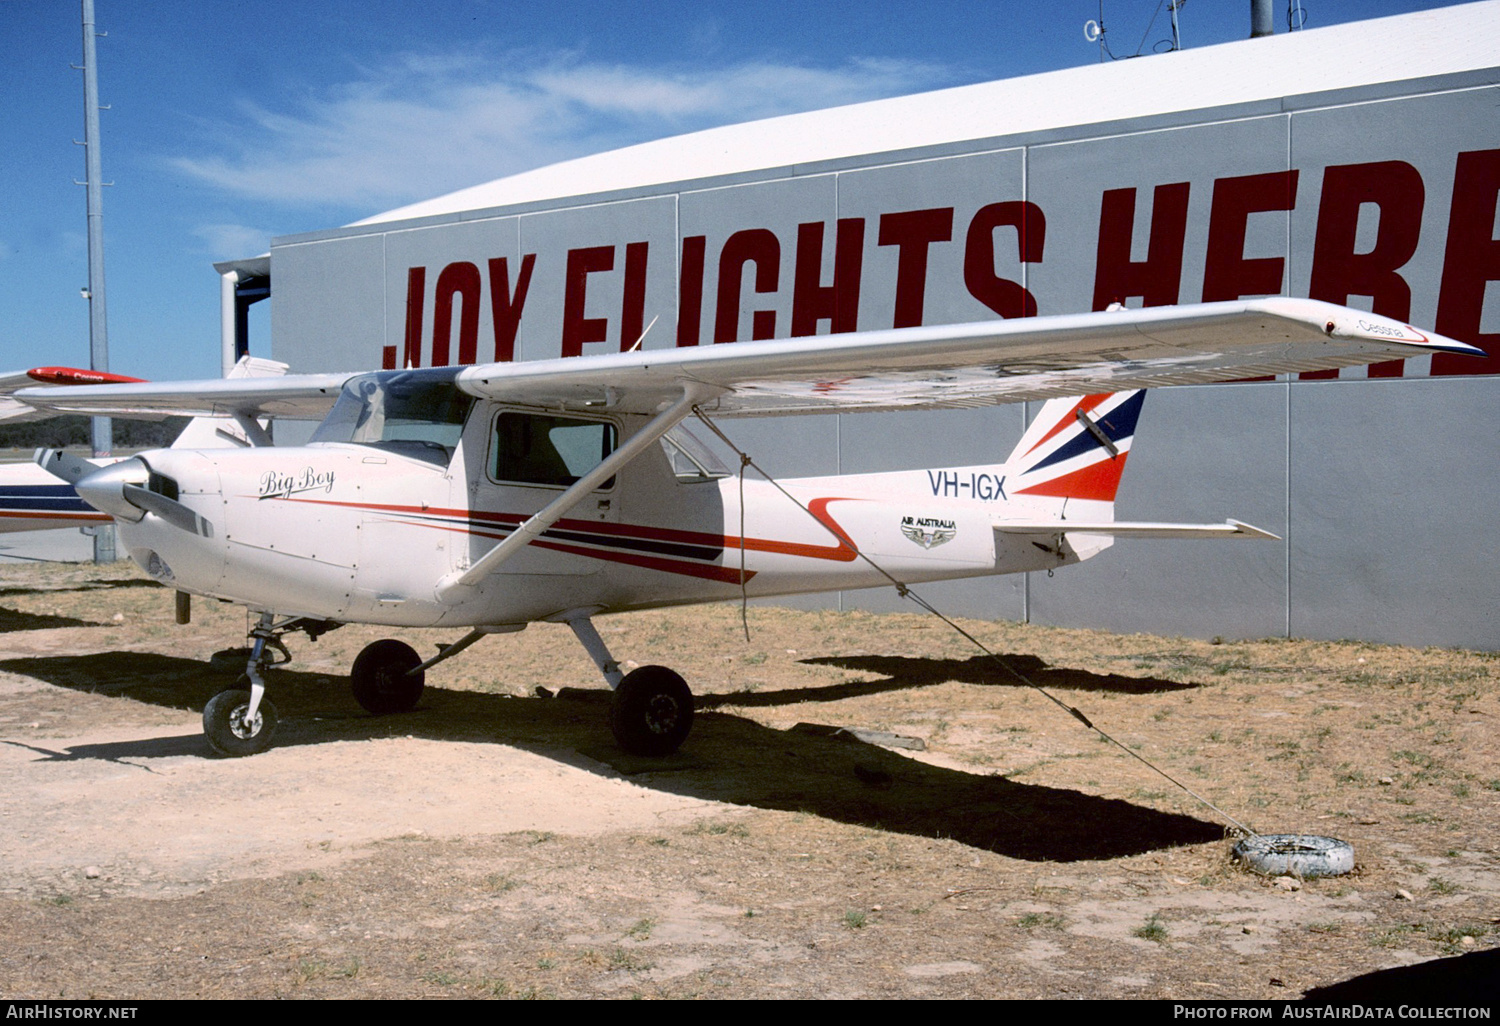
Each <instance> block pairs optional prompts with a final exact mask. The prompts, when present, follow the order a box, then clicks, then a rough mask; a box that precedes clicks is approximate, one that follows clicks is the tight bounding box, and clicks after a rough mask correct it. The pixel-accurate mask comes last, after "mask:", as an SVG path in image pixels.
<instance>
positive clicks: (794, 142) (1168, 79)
mask: <svg viewBox="0 0 1500 1026" xmlns="http://www.w3.org/2000/svg"><path fill="white" fill-rule="evenodd" d="M1497 55H1500V0H1489V2H1485V3H1472V4H1462V5H1459V6H1456V7H1444V8H1439V9H1437V10H1431V11H1422V12H1418V13H1415V14H1403V15H1397V16H1395V17H1389V18H1377V19H1374V20H1371V21H1360V22H1352V23H1350V24H1347V25H1336V26H1332V27H1330V28H1323V29H1313V30H1309V31H1303V32H1293V33H1287V34H1283V35H1278V36H1270V37H1266V38H1263V39H1254V40H1251V39H1245V40H1241V41H1238V42H1233V43H1222V44H1220V45H1218V46H1205V47H1201V48H1198V49H1187V50H1180V51H1178V52H1176V53H1172V54H1165V55H1162V56H1158V57H1153V58H1151V59H1149V60H1128V61H1119V62H1115V63H1109V64H1091V65H1088V66H1086V67H1081V68H1068V69H1065V70H1062V71H1051V72H1047V73H1045V74H1040V75H1028V76H1026V77H1023V78H1012V79H1004V80H1001V81H999V82H983V83H980V84H979V85H969V86H959V87H957V88H952V89H942V90H938V91H936V92H929V93H918V94H917V95H915V96H899V97H895V98H893V99H888V100H874V101H871V102H868V103H856V104H851V105H849V106H846V107H834V108H830V109H828V110H817V111H809V112H807V113H804V114H789V115H784V116H782V117H776V118H767V119H765V120H763V121H751V122H748V123H745V124H739V125H728V126H725V127H722V128H711V129H708V130H706V131H702V132H693V133H690V134H688V135H679V136H673V137H670V138H666V139H657V140H654V141H652V142H647V143H640V144H638V145H636V146H627V147H625V148H623V149H619V150H611V151H609V152H607V153H596V154H593V155H591V156H587V157H580V158H578V159H576V160H568V161H563V162H562V163H559V164H552V165H549V166H547V167H541V168H536V169H535V170H532V171H524V172H522V173H521V174H517V175H511V176H509V177H507V178H497V179H495V180H494V181H492V182H486V183H485V184H483V185H476V186H473V187H471V188H468V189H461V190H459V191H458V192H452V193H449V194H447V195H446V196H439V197H437V198H436V199H430V200H424V201H422V202H420V203H413V204H410V205H409V206H405V207H399V208H397V209H395V210H390V211H387V212H385V213H383V214H377V215H375V216H374V217H369V218H366V219H364V220H363V221H357V222H355V224H357V225H368V224H378V223H382V222H387V221H405V220H409V219H412V218H420V217H436V216H442V215H446V214H455V213H460V212H464V211H472V210H486V209H490V208H493V207H505V206H511V205H513V204H519V203H532V202H537V201H541V200H555V199H560V198H563V197H568V196H579V195H587V194H590V193H598V192H611V191H615V190H618V189H632V188H640V187H642V186H650V185H659V184H662V183H664V182H668V181H673V182H678V181H687V180H692V179H697V178H709V177H714V176H718V175H728V174H737V173H742V172H746V171H757V170H765V169H769V168H778V167H789V166H791V165H794V164H806V163H812V162H817V161H826V160H837V159H840V158H846V157H852V156H857V155H860V154H866V153H885V152H890V151H894V150H905V149H912V148H916V147H923V146H937V145H942V144H944V143H956V142H965V141H969V140H975V139H987V138H994V137H997V136H1002V135H1005V136H1009V135H1017V134H1022V133H1026V132H1033V131H1042V130H1049V129H1062V128H1068V127H1072V126H1079V125H1088V124H1097V123H1099V122H1104V121H1116V120H1122V119H1126V118H1138V117H1147V116H1152V115H1162V114H1171V113H1176V112H1178V111H1182V110H1187V109H1202V108H1205V107H1218V106H1224V105H1229V104H1237V103H1250V102H1254V101H1264V100H1274V99H1278V98H1280V97H1283V96H1300V95H1304V94H1308V93H1318V92H1322V91H1325V90H1332V89H1349V88H1357V87H1360V86H1372V85H1378V84H1380V83H1385V82H1392V81H1400V80H1405V79H1413V78H1427V77H1430V76H1434V75H1445V74H1452V73H1457V72H1465V71H1477V70H1481V69H1485V68H1492V67H1495V66H1496V63H1497V59H1496V58H1497ZM1181 97H1190V98H1191V101H1192V102H1191V104H1190V105H1184V103H1183V102H1182V101H1181V99H1180V98H1181ZM351 227H352V226H351Z"/></svg>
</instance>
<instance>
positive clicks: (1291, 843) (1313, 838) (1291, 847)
mask: <svg viewBox="0 0 1500 1026" xmlns="http://www.w3.org/2000/svg"><path fill="white" fill-rule="evenodd" d="M1230 854H1231V855H1232V856H1233V857H1234V858H1235V859H1236V860H1237V861H1239V862H1243V863H1244V864H1245V865H1246V866H1247V867H1248V868H1250V869H1252V870H1254V871H1255V872H1257V873H1261V874H1264V875H1265V876H1296V877H1303V878H1310V877H1317V876H1343V875H1344V874H1345V873H1347V872H1349V871H1350V870H1352V869H1353V868H1354V846H1353V845H1351V844H1349V843H1348V842H1347V841H1340V840H1339V839H1338V838H1336V837H1319V836H1317V835H1315V834H1258V835H1256V836H1255V837H1247V838H1245V839H1244V840H1242V841H1240V842H1239V843H1238V844H1236V845H1235V846H1234V848H1233V849H1231V850H1230Z"/></svg>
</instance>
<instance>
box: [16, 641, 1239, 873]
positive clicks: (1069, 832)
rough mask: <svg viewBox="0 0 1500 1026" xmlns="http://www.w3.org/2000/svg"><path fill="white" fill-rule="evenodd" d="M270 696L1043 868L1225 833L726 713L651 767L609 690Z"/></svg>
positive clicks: (140, 671)
mask: <svg viewBox="0 0 1500 1026" xmlns="http://www.w3.org/2000/svg"><path fill="white" fill-rule="evenodd" d="M0 670H4V671H7V672H12V673H20V674H24V675H26V676H28V677H32V678H35V679H38V680H42V681H46V682H48V683H51V684H55V685H58V686H61V687H67V688H72V689H75V690H80V691H87V692H91V693H94V694H105V695H119V696H122V697H128V698H131V699H133V700H135V701H139V702H147V703H151V704H155V705H159V706H165V707H169V708H177V709H182V710H185V711H188V710H201V709H202V708H203V705H204V703H205V702H207V701H208V699H209V698H211V697H212V696H213V695H214V694H215V693H216V692H218V691H219V690H221V689H222V688H223V687H225V686H226V685H227V684H228V683H229V682H230V681H231V680H232V677H231V676H229V675H226V674H222V673H218V672H216V671H214V670H213V669H211V668H210V666H209V664H208V663H206V662H199V661H196V660H190V659H181V658H177V657H173V656H166V655H159V654H155V653H140V652H106V653H98V654H92V655H82V656H48V657H37V658H24V659H10V660H5V661H0ZM905 686H908V687H909V686H913V685H912V684H910V683H908V684H906V685H905ZM269 693H270V694H271V696H272V698H273V699H274V701H275V703H276V705H277V708H278V710H279V712H280V715H281V724H280V726H279V728H278V730H277V735H276V745H277V746H278V747H282V748H285V747H289V746H293V745H310V744H324V743H328V742H331V741H343V740H368V739H370V738H372V737H387V736H403V737H404V736H413V737H422V738H428V739H432V740H441V741H464V742H472V743H493V744H505V745H511V746H514V747H519V748H524V749H527V750H530V751H534V752H536V753H538V754H541V755H544V756H546V757H548V758H553V759H559V760H561V761H564V762H568V763H570V764H572V765H575V766H578V767H580V768H583V769H586V770H591V771H597V769H598V764H599V763H604V764H606V765H608V766H610V767H611V768H613V769H615V770H617V771H618V772H621V773H624V774H627V775H630V776H631V777H632V779H633V780H634V781H635V782H636V783H639V784H641V785H642V786H646V787H651V788H654V789H657V790H662V791H667V792H671V793H675V794H683V795H689V796H692V797H697V798H705V799H712V800H717V801H725V802H732V803H734V804H738V805H747V806H754V807H758V808H764V809H777V810H784V811H797V812H807V813H810V814H813V815H817V816H822V817H824V818H827V819H832V820H837V821H841V822H846V823H852V824H856V825H860V826H866V827H874V828H879V829H884V830H890V831H897V832H901V833H908V834H913V835H917V836H925V837H947V838H952V839H954V840H957V841H960V842H962V843H964V844H968V845H971V846H974V847H979V848H985V849H988V850H990V851H993V852H996V853H998V854H1001V855H1006V856H1010V857H1013V858H1019V859H1026V860H1035V861H1053V862H1073V861H1080V860H1090V859H1108V858H1116V857H1120V856H1125V855H1133V854H1140V853H1143V852H1147V851H1153V850H1157V849H1160V848H1166V847H1172V846H1175V845H1181V844H1190V843H1198V842H1204V841H1213V840H1218V839H1220V838H1221V837H1223V829H1222V827H1220V826H1218V825H1216V824H1214V823H1211V822H1207V821H1204V820H1200V819H1197V818H1194V817H1191V816H1185V815H1180V814H1175V813H1166V812H1159V811H1157V810H1154V809H1150V808H1145V807H1142V806H1138V805H1134V804H1131V803H1130V802H1126V801H1121V800H1115V799H1106V798H1099V797H1095V796H1092V795H1087V794H1084V793H1082V792H1079V791H1072V790H1068V789H1064V788H1054V787H1044V786H1041V785H1036V784H1025V783H1020V782H1018V781H1014V780H1010V779H1007V778H1005V777H1003V776H979V775H976V774H971V773H964V772H960V771H957V770H951V769H945V768H942V767H937V766H931V765H928V764H926V763H922V762H917V761H915V760H912V759H908V758H904V757H903V756H900V755H897V754H895V753H894V752H891V751H887V750H885V749H883V748H879V747H875V746H873V745H867V744H864V743H861V742H858V741H854V740H850V739H846V738H839V737H825V736H818V735H814V734H805V733H802V732H797V731H782V730H774V729H771V728H768V727H764V726H761V725H760V724H757V723H755V722H753V721H751V720H748V719H745V718H743V717H740V716H734V715H730V714H726V713H715V712H701V713H700V714H699V715H698V717H697V720H696V722H695V724H694V727H693V734H692V736H691V737H690V738H689V739H688V742H687V744H686V745H685V746H684V747H683V749H682V751H681V752H679V753H678V754H677V755H675V756H671V757H668V758H666V759H642V758H637V757H634V756H630V755H627V754H625V753H623V752H621V751H620V750H619V749H618V748H617V747H616V746H615V743H614V740H613V738H612V737H611V736H610V733H609V728H608V726H607V724H606V710H607V709H608V702H609V695H608V693H607V692H605V691H603V690H599V691H569V692H565V694H567V695H568V696H570V697H564V698H514V697H510V696H505V695H488V694H480V693H475V692H460V691H448V690H445V689H442V688H432V687H429V688H428V689H427V691H426V693H425V694H424V695H423V699H422V702H421V704H420V705H419V706H418V708H417V709H416V710H415V711H413V712H410V713H403V714H399V715H394V716H383V717H372V716H370V715H368V714H367V713H365V712H364V711H363V710H362V709H360V708H359V707H358V706H357V705H356V704H355V702H354V700H353V698H352V697H351V696H350V695H349V692H348V682H347V681H346V680H345V679H344V678H343V677H333V676H328V675H320V674H314V673H305V672H297V671H290V670H278V671H275V672H274V673H273V675H272V676H271V686H270V691H269ZM183 747H184V742H183V740H182V739H181V738H179V737H170V738H148V739H143V740H136V741H123V742H113V743H108V744H99V745H89V746H79V747H78V748H76V749H72V750H69V751H66V752H58V753H53V754H50V755H48V756H47V757H48V758H55V759H77V758H98V759H107V760H111V761H122V760H129V759H132V758H137V759H139V758H150V757H153V756H156V757H159V756H162V755H165V754H176V753H179V752H181V750H182V748H183ZM196 750H197V751H199V752H202V753H204V754H205V755H206V754H207V752H208V746H207V742H205V741H202V740H201V739H200V740H199V742H198V745H197V746H196ZM573 753H576V754H573Z"/></svg>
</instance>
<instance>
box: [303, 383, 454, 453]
mask: <svg viewBox="0 0 1500 1026" xmlns="http://www.w3.org/2000/svg"><path fill="white" fill-rule="evenodd" d="M457 374H458V369H457V368H451V369H449V368H445V369H444V370H443V371H439V372H437V373H434V371H433V370H425V371H404V372H401V373H396V374H391V373H389V372H387V373H384V374H361V375H359V376H358V377H355V378H350V379H349V380H348V381H347V382H345V383H344V390H343V392H342V393H341V394H340V395H339V398H338V401H337V402H336V403H334V405H333V409H332V410H330V411H329V412H328V416H327V417H326V418H325V419H324V420H323V423H322V424H320V425H319V426H318V430H317V431H315V432H313V436H312V438H311V439H310V441H311V442H349V443H354V444H356V445H370V446H374V447H376V448H380V449H387V450H390V451H392V452H396V453H399V454H401V455H403V456H411V457H413V458H415V459H420V460H426V461H427V462H429V463H441V464H442V465H444V466H446V465H447V464H448V462H449V460H451V459H452V458H453V452H454V450H455V449H456V448H458V443H459V439H460V437H461V436H462V435H463V430H464V421H465V420H467V419H468V416H469V410H470V409H471V408H472V407H473V406H474V397H473V396H471V395H465V394H464V393H463V392H460V391H459V390H458V388H457V387H456V386H455V385H454V378H455V377H456V376H457Z"/></svg>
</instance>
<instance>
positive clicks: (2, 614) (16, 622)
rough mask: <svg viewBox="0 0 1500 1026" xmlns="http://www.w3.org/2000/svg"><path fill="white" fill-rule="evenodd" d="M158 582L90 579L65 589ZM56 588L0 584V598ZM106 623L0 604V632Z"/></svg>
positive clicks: (52, 591) (151, 585)
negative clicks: (17, 586) (22, 609)
mask: <svg viewBox="0 0 1500 1026" xmlns="http://www.w3.org/2000/svg"><path fill="white" fill-rule="evenodd" d="M160 587H161V585H159V584H157V583H156V582H155V581H138V580H120V581H93V582H89V583H86V584H80V585H76V586H72V587H69V588H68V589H66V590H67V591H69V592H75V591H100V590H104V589H108V588H160ZM60 593H61V592H60V591H59V590H58V589H56V588H0V599H3V598H10V597H14V596H17V595H48V594H60ZM105 626H108V625H107V624H104V623H101V622H99V621H96V620H80V619H78V618H76V617H72V616H55V615H53V614H50V613H27V612H23V611H21V610H19V609H8V608H6V607H4V606H0V634H9V633H11V632H12V631H44V630H49V629H51V628H53V627H105Z"/></svg>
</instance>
